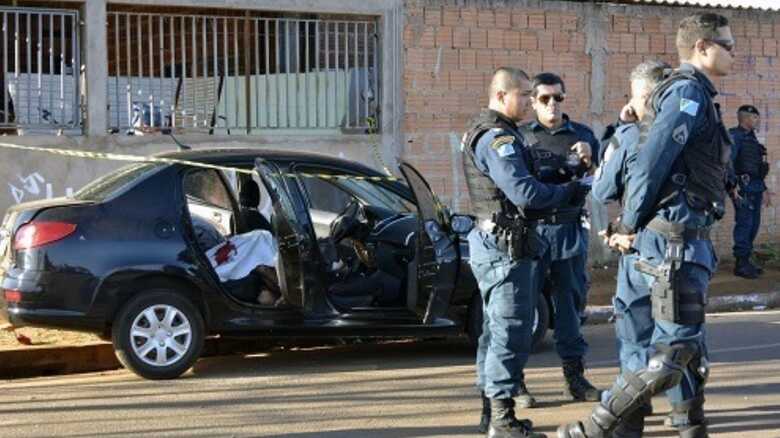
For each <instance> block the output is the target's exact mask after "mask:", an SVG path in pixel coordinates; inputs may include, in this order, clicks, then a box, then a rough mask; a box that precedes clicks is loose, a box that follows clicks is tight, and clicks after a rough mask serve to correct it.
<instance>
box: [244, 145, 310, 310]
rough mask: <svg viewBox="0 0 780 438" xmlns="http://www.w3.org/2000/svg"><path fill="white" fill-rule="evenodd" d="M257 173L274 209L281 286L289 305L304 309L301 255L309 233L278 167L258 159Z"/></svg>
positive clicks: (273, 218) (272, 217)
mask: <svg viewBox="0 0 780 438" xmlns="http://www.w3.org/2000/svg"><path fill="white" fill-rule="evenodd" d="M255 169H256V170H257V172H258V174H259V176H260V179H261V180H262V182H263V184H264V185H265V187H266V189H267V191H268V195H269V196H270V197H271V203H272V205H273V209H274V214H273V215H272V216H271V225H272V227H273V229H274V233H275V235H276V236H275V237H276V239H277V241H278V245H279V263H278V264H277V268H278V272H277V276H278V277H279V286H280V287H281V290H282V293H283V294H284V296H285V298H286V300H287V302H288V303H289V304H291V305H293V306H296V307H299V308H304V307H305V304H306V303H304V292H305V281H304V272H303V265H302V253H301V251H302V248H303V243H304V241H305V239H307V236H308V233H307V232H306V231H305V229H304V227H303V226H301V221H300V220H298V214H299V212H298V211H297V210H296V208H295V204H294V200H293V199H292V197H291V194H290V191H289V190H288V188H287V183H286V181H285V178H286V177H285V176H284V175H283V174H282V172H281V171H280V170H279V168H278V167H277V166H276V164H274V163H272V162H270V161H267V160H263V159H257V161H256V162H255Z"/></svg>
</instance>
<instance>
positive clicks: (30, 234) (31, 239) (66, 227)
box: [14, 221, 76, 251]
mask: <svg viewBox="0 0 780 438" xmlns="http://www.w3.org/2000/svg"><path fill="white" fill-rule="evenodd" d="M74 231H76V225H75V224H69V223H67V222H43V221H41V222H30V223H29V224H27V225H23V226H22V227H21V228H19V230H18V231H17V232H16V236H15V237H14V249H15V250H17V251H18V250H25V249H32V248H37V247H39V246H43V245H48V244H50V243H52V242H56V241H58V240H62V239H64V238H66V237H68V236H70V235H71V234H72V233H73V232H74Z"/></svg>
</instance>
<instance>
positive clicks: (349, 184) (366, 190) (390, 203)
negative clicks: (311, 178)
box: [338, 179, 415, 213]
mask: <svg viewBox="0 0 780 438" xmlns="http://www.w3.org/2000/svg"><path fill="white" fill-rule="evenodd" d="M338 184H339V185H340V186H342V187H344V188H345V189H347V190H348V191H349V192H351V193H352V194H354V195H355V196H357V197H358V198H360V200H362V201H363V202H364V203H366V204H368V205H374V206H377V207H383V208H386V209H388V210H392V211H396V212H399V213H408V212H412V211H415V206H414V204H412V203H411V202H409V201H407V200H406V199H404V198H403V197H401V196H400V195H398V194H396V193H395V192H392V191H390V190H389V189H387V188H385V187H382V186H381V185H379V184H377V183H376V182H374V181H367V180H357V179H340V180H338Z"/></svg>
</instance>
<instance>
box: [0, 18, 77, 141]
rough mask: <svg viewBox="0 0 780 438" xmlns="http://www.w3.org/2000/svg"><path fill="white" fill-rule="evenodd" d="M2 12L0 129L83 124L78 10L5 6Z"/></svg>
mask: <svg viewBox="0 0 780 438" xmlns="http://www.w3.org/2000/svg"><path fill="white" fill-rule="evenodd" d="M0 15H1V17H0V25H2V34H0V68H1V69H0V84H2V87H3V90H2V92H1V94H2V102H0V127H4V128H16V129H19V130H35V129H43V130H51V129H59V128H77V127H80V126H81V108H80V105H79V102H80V91H79V65H81V63H80V60H79V52H80V47H79V15H78V12H77V11H73V10H55V9H40V8H16V7H13V8H12V7H0Z"/></svg>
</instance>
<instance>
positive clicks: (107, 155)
mask: <svg viewBox="0 0 780 438" xmlns="http://www.w3.org/2000/svg"><path fill="white" fill-rule="evenodd" d="M0 148H5V149H16V150H21V151H31V152H44V153H48V154H53V155H61V156H66V157H73V158H86V159H92V160H109V161H128V162H135V163H161V164H180V165H183V166H191V167H200V168H205V169H216V170H223V171H233V172H236V173H242V174H245V175H253V174H254V173H255V169H251V170H250V169H242V168H240V167H232V166H220V165H218V164H209V163H201V162H198V161H190V160H182V159H179V158H168V157H154V156H143V155H129V154H115V153H111V152H91V151H83V150H78V149H57V148H43V147H39V146H22V145H18V144H12V143H2V142H0ZM385 171H388V169H387V167H385ZM279 176H282V177H288V178H294V177H304V178H319V179H326V180H337V179H348V180H356V181H400V178H397V177H394V176H391V175H389V171H388V175H387V176H364V175H346V174H329V173H308V172H296V173H280V174H279Z"/></svg>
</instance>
